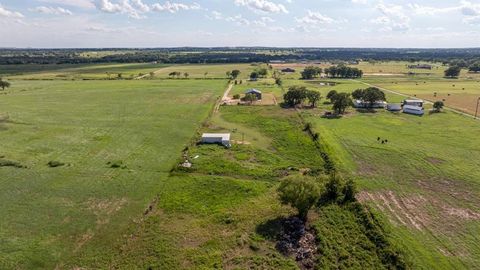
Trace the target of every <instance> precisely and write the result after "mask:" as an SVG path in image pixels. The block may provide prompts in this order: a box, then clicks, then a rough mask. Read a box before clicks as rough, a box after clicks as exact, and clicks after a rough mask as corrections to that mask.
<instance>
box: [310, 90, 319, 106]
mask: <svg viewBox="0 0 480 270" xmlns="http://www.w3.org/2000/svg"><path fill="white" fill-rule="evenodd" d="M306 96H307V99H308V102H310V105H311V106H312V108H315V107H316V106H317V102H318V101H320V99H322V95H320V92H318V91H311V90H307V92H306Z"/></svg>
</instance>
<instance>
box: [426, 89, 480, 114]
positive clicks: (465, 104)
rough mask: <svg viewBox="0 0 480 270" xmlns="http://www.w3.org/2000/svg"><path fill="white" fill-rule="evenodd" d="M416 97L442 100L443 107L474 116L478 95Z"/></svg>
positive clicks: (428, 95) (431, 94) (439, 94)
mask: <svg viewBox="0 0 480 270" xmlns="http://www.w3.org/2000/svg"><path fill="white" fill-rule="evenodd" d="M417 97H419V98H421V99H426V100H431V101H436V100H442V101H443V100H444V101H443V102H444V103H445V106H447V107H451V108H455V109H457V110H459V111H462V112H465V113H468V114H471V115H474V114H475V110H476V107H477V99H478V95H476V94H468V93H465V94H463V93H460V94H459V93H456V94H448V93H447V94H441V93H438V94H437V96H436V97H435V96H434V95H433V93H430V94H417Z"/></svg>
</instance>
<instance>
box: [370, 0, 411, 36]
mask: <svg viewBox="0 0 480 270" xmlns="http://www.w3.org/2000/svg"><path fill="white" fill-rule="evenodd" d="M375 8H376V9H377V10H378V11H380V12H381V13H382V14H383V16H380V17H378V18H376V19H373V20H371V22H372V23H374V24H381V25H383V27H382V28H381V29H380V30H381V31H400V32H404V31H408V30H409V29H410V17H409V16H407V15H406V14H405V10H404V8H403V7H402V6H399V5H387V4H384V3H383V1H381V2H380V3H379V4H378V5H377V6H376V7H375Z"/></svg>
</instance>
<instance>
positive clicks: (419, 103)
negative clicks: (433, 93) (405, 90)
mask: <svg viewBox="0 0 480 270" xmlns="http://www.w3.org/2000/svg"><path fill="white" fill-rule="evenodd" d="M423 103H424V101H423V100H421V99H405V100H404V101H403V105H404V106H405V105H409V106H417V107H423Z"/></svg>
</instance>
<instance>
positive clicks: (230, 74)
mask: <svg viewBox="0 0 480 270" xmlns="http://www.w3.org/2000/svg"><path fill="white" fill-rule="evenodd" d="M241 73H242V72H240V70H238V69H234V70H232V71H227V73H226V75H227V78H229V79H231V80H235V79H236V78H238V76H240V74H241ZM206 76H207V75H205V77H206Z"/></svg>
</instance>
